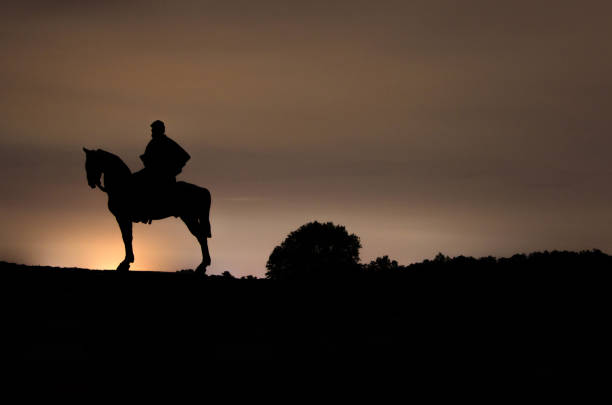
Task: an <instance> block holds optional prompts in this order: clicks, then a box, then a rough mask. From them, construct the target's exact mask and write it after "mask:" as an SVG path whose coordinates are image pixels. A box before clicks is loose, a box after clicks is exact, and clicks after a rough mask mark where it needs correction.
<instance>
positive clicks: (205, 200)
mask: <svg viewBox="0 0 612 405" xmlns="http://www.w3.org/2000/svg"><path fill="white" fill-rule="evenodd" d="M210 204H211V196H210V191H208V189H206V188H204V187H202V207H201V209H202V211H201V212H199V213H198V221H199V222H200V225H202V226H203V227H204V232H205V234H206V236H207V237H208V238H212V233H211V230H210Z"/></svg>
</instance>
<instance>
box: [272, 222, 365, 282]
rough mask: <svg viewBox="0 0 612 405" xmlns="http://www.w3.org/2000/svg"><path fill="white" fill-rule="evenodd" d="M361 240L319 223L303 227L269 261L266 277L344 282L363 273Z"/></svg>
mask: <svg viewBox="0 0 612 405" xmlns="http://www.w3.org/2000/svg"><path fill="white" fill-rule="evenodd" d="M360 248H361V242H360V241H359V237H357V236H356V235H354V234H349V233H348V232H347V231H346V229H345V228H344V226H340V225H334V224H333V223H331V222H327V223H319V222H317V221H314V222H310V223H308V224H305V225H302V226H301V227H300V228H299V229H297V230H296V231H293V232H291V233H290V234H289V236H287V238H286V239H285V240H284V241H283V242H282V243H281V244H280V245H279V246H277V247H275V248H274V250H273V251H272V254H270V257H269V259H268V263H267V264H266V268H267V269H268V271H267V272H266V277H267V278H269V279H274V280H297V279H300V280H304V279H316V278H327V279H329V278H343V277H347V276H350V275H354V274H357V273H359V272H360V270H361V267H360V265H359V264H358V262H359V249H360Z"/></svg>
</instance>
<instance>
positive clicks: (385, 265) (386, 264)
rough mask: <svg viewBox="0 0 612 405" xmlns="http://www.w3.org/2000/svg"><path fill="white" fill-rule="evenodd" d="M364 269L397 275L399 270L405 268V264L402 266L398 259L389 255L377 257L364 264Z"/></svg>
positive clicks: (367, 271)
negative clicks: (392, 258) (393, 258)
mask: <svg viewBox="0 0 612 405" xmlns="http://www.w3.org/2000/svg"><path fill="white" fill-rule="evenodd" d="M363 270H364V271H365V272H366V273H370V274H371V273H374V274H376V275H395V274H397V272H399V271H403V270H405V267H404V266H400V265H399V264H398V263H397V261H396V260H391V259H389V256H386V255H385V256H382V257H377V258H376V260H372V261H371V262H370V263H368V264H364V265H363Z"/></svg>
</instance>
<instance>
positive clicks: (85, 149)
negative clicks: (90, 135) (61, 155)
mask: <svg viewBox="0 0 612 405" xmlns="http://www.w3.org/2000/svg"><path fill="white" fill-rule="evenodd" d="M83 152H85V153H89V152H91V151H90V150H89V149H87V148H85V147H83Z"/></svg>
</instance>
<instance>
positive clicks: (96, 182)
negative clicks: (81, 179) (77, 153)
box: [83, 148, 102, 188]
mask: <svg viewBox="0 0 612 405" xmlns="http://www.w3.org/2000/svg"><path fill="white" fill-rule="evenodd" d="M83 151H84V152H85V170H86V171H87V184H89V187H91V188H95V187H96V186H100V181H101V180H100V179H101V177H102V167H101V165H100V158H99V156H98V152H97V151H95V150H90V149H87V148H83Z"/></svg>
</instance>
